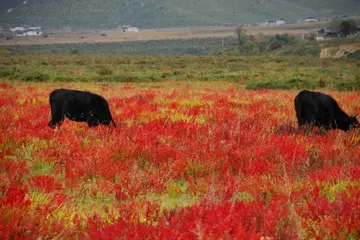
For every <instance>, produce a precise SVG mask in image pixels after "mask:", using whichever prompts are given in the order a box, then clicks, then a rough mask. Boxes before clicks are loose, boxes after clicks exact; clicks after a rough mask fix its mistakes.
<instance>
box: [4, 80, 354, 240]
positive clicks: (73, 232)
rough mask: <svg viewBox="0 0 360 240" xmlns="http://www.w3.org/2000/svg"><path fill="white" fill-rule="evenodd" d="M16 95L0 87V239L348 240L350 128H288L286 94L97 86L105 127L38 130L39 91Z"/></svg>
mask: <svg viewBox="0 0 360 240" xmlns="http://www.w3.org/2000/svg"><path fill="white" fill-rule="evenodd" d="M23 89H24V90H20V88H17V87H14V86H12V85H10V84H0V104H1V106H2V114H1V115H0V235H1V236H2V238H5V239H9V238H30V239H37V238H70V239H72V238H81V237H82V238H89V239H94V238H96V239H109V238H117V237H119V238H120V237H123V238H129V239H144V238H146V239H198V238H202V239H298V238H300V237H305V238H317V239H323V238H327V237H333V238H337V239H342V238H345V237H346V236H349V235H352V237H353V238H354V239H356V238H359V237H360V230H359V229H360V221H359V210H360V209H359V202H360V189H359V184H358V182H359V179H360V148H359V144H360V140H359V137H358V131H356V130H354V131H352V132H350V133H343V132H341V131H338V130H331V131H329V132H328V133H327V134H326V135H319V134H316V133H315V132H311V133H305V132H296V131H295V129H294V127H295V126H296V119H295V111H294V107H293V97H294V96H295V93H293V92H290V91H289V92H284V91H271V90H261V91H244V90H235V89H227V90H223V91H217V90H214V89H203V90H202V91H197V90H193V89H191V88H181V89H177V90H174V91H169V90H168V89H157V90H139V89H137V88H135V87H134V86H133V85H126V86H125V87H122V88H120V89H115V88H113V87H100V88H99V92H100V93H102V94H103V95H104V96H106V97H107V99H108V100H109V104H110V108H111V111H112V114H113V117H114V119H115V121H116V122H117V123H118V126H119V127H117V128H116V129H111V130H109V129H107V128H106V127H102V126H100V127H97V128H91V129H89V128H88V127H87V126H86V124H83V123H75V122H71V121H69V120H65V122H64V123H63V125H62V126H61V127H60V128H59V129H56V130H52V129H50V128H49V127H48V126H47V123H48V122H49V120H50V107H49V103H48V94H49V93H50V91H51V90H52V89H50V87H49V88H46V89H45V91H43V90H42V89H37V88H35V87H32V86H27V87H26V88H23ZM334 94H335V95H336V98H337V99H339V102H341V103H342V104H341V105H342V106H343V107H344V108H347V109H359V106H360V102H359V101H358V99H359V98H357V97H356V96H357V95H356V94H357V93H334ZM39 160H41V161H42V162H43V163H44V166H45V165H46V166H45V170H46V173H44V175H45V174H46V175H45V176H34V171H35V170H36V168H37V167H39V166H37V165H36V163H37V162H39ZM40 167H43V166H40ZM45 170H44V171H45ZM34 190H36V191H34ZM38 191H40V192H42V194H41V196H42V197H46V198H47V201H45V202H41V201H40V202H37V201H35V200H36V199H32V198H35V197H36V196H34V195H35V194H36V193H37V192H38ZM169 199H170V200H169ZM158 201H160V202H158ZM161 201H164V202H161ZM82 203H83V204H89V205H91V204H92V205H91V206H89V211H88V212H81V211H82V210H79V209H78V205H77V204H82ZM105 203H106V204H105ZM169 205H171V207H172V208H173V209H171V210H170V209H166V208H167V207H169ZM183 205H185V206H187V207H183ZM188 205H190V206H188ZM85 206H87V205H85ZM163 207H165V209H163ZM62 209H66V210H68V211H69V212H68V213H66V214H65V213H64V216H63V218H61V219H60V220H59V221H58V219H57V218H56V217H58V215H59V214H58V213H57V214H55V213H56V212H59V211H63V210H62ZM99 209H103V211H102V210H99ZM91 212H92V213H93V214H92V213H91ZM104 215H105V216H104ZM84 216H85V217H87V219H84V218H83V217H84ZM69 223H72V224H69Z"/></svg>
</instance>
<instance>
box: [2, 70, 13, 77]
mask: <svg viewBox="0 0 360 240" xmlns="http://www.w3.org/2000/svg"><path fill="white" fill-rule="evenodd" d="M11 75H13V72H12V71H10V70H8V69H0V78H4V77H9V76H11Z"/></svg>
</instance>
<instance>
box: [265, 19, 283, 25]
mask: <svg viewBox="0 0 360 240" xmlns="http://www.w3.org/2000/svg"><path fill="white" fill-rule="evenodd" d="M283 24H285V20H284V19H282V18H280V19H276V20H269V21H266V22H265V24H262V25H265V26H279V25H283Z"/></svg>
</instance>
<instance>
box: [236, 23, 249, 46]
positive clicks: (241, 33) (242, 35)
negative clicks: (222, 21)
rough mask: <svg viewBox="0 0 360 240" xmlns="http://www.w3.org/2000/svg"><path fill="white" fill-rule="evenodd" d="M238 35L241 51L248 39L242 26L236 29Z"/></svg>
mask: <svg viewBox="0 0 360 240" xmlns="http://www.w3.org/2000/svg"><path fill="white" fill-rule="evenodd" d="M236 35H237V37H238V43H239V49H241V46H242V45H244V44H245V43H246V41H247V38H248V37H247V35H246V30H245V29H244V28H243V27H242V26H239V27H237V28H236Z"/></svg>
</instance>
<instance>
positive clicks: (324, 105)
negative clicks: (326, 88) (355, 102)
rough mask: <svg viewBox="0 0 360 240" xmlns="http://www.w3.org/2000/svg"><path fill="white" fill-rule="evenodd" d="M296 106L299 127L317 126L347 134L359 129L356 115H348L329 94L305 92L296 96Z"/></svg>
mask: <svg viewBox="0 0 360 240" xmlns="http://www.w3.org/2000/svg"><path fill="white" fill-rule="evenodd" d="M294 104H295V111H296V118H297V121H298V124H299V127H301V126H304V125H315V126H317V127H323V128H324V129H326V130H329V129H336V128H338V129H341V130H343V131H345V132H346V131H348V130H350V129H351V128H358V127H359V122H358V120H357V119H356V115H355V116H349V115H347V114H346V113H345V112H344V111H343V110H342V109H341V108H340V107H339V105H338V103H337V102H336V100H335V99H334V98H332V97H331V96H329V95H327V94H324V93H320V92H312V91H307V90H303V91H301V92H299V93H298V95H296V97H295V100H294Z"/></svg>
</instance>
